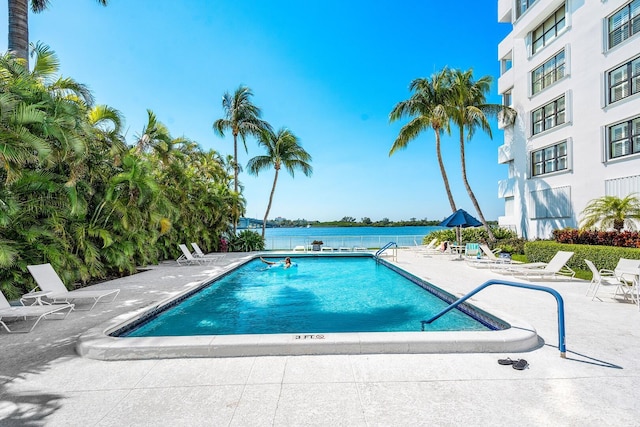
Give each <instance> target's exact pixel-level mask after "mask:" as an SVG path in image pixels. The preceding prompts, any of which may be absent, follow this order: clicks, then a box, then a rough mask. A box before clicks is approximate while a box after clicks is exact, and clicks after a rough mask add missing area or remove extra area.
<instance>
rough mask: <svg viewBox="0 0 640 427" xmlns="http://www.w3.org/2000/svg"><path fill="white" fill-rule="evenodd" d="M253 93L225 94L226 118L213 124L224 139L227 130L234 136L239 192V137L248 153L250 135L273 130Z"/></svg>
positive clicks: (240, 89) (241, 90)
mask: <svg viewBox="0 0 640 427" xmlns="http://www.w3.org/2000/svg"><path fill="white" fill-rule="evenodd" d="M252 96H253V92H252V91H251V89H249V88H248V87H246V86H242V85H241V86H239V87H238V89H236V91H235V92H234V93H233V95H232V94H230V93H229V92H225V94H224V96H223V97H222V109H223V111H224V118H222V119H218V120H216V121H215V122H214V123H213V130H214V131H215V132H216V133H217V134H218V135H220V136H221V137H224V132H225V130H230V131H231V133H232V135H233V162H234V165H233V170H234V175H233V189H234V191H235V192H236V193H237V192H238V172H239V165H238V136H239V137H240V138H241V139H242V143H243V144H244V149H245V151H247V141H246V138H247V136H249V135H253V136H256V137H258V136H259V135H260V133H261V132H262V131H263V130H265V129H266V130H271V126H270V125H269V124H268V123H267V122H265V121H264V120H262V119H260V116H261V115H262V112H261V111H260V108H258V107H256V106H255V105H254V104H253V102H251V97H252ZM236 225H237V224H236V223H234V224H233V232H234V234H235V231H236Z"/></svg>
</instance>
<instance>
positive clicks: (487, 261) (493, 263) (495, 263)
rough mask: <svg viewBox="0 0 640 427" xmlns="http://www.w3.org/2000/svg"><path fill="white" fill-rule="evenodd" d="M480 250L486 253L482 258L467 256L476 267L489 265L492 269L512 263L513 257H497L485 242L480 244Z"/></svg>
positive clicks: (502, 267) (505, 266) (468, 260)
mask: <svg viewBox="0 0 640 427" xmlns="http://www.w3.org/2000/svg"><path fill="white" fill-rule="evenodd" d="M480 251H482V253H483V254H484V255H483V257H482V258H467V262H468V263H469V264H470V265H471V266H472V267H476V268H481V267H489V268H491V269H493V268H496V269H504V268H507V267H508V266H509V264H511V258H500V257H497V256H496V254H495V252H493V251H492V250H491V249H489V246H487V245H485V244H481V245H480Z"/></svg>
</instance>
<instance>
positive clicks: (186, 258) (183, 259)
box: [176, 243, 214, 265]
mask: <svg viewBox="0 0 640 427" xmlns="http://www.w3.org/2000/svg"><path fill="white" fill-rule="evenodd" d="M178 247H179V248H180V251H182V255H180V257H178V259H177V260H176V262H177V263H178V265H203V264H211V263H212V262H213V261H214V259H213V258H207V257H202V258H196V257H194V256H193V254H192V253H191V252H189V249H188V248H187V245H185V244H184V243H180V244H179V245H178Z"/></svg>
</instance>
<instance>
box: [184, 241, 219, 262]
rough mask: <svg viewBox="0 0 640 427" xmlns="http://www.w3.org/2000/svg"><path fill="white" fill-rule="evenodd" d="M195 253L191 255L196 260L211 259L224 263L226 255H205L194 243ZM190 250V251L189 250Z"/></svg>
mask: <svg viewBox="0 0 640 427" xmlns="http://www.w3.org/2000/svg"><path fill="white" fill-rule="evenodd" d="M191 246H192V247H193V250H194V252H193V253H192V254H191V255H193V257H194V258H210V259H211V260H213V261H212V262H217V261H222V260H223V259H224V257H225V255H226V254H205V253H204V252H202V249H200V246H198V244H197V243H195V242H192V243H191ZM187 250H188V249H187Z"/></svg>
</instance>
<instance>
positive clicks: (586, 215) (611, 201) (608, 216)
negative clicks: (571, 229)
mask: <svg viewBox="0 0 640 427" xmlns="http://www.w3.org/2000/svg"><path fill="white" fill-rule="evenodd" d="M582 215H583V219H582V227H584V228H591V227H593V226H594V225H596V224H598V223H600V225H602V227H605V228H608V227H612V228H614V229H615V230H616V231H620V230H622V229H623V228H624V227H625V225H626V226H627V227H628V228H630V229H635V228H636V224H635V223H634V220H640V200H639V199H638V197H637V196H635V195H633V194H629V195H628V196H626V197H624V198H622V199H621V198H620V197H616V196H603V197H600V198H598V199H593V200H591V201H590V202H589V204H587V207H586V208H584V210H583V211H582Z"/></svg>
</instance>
